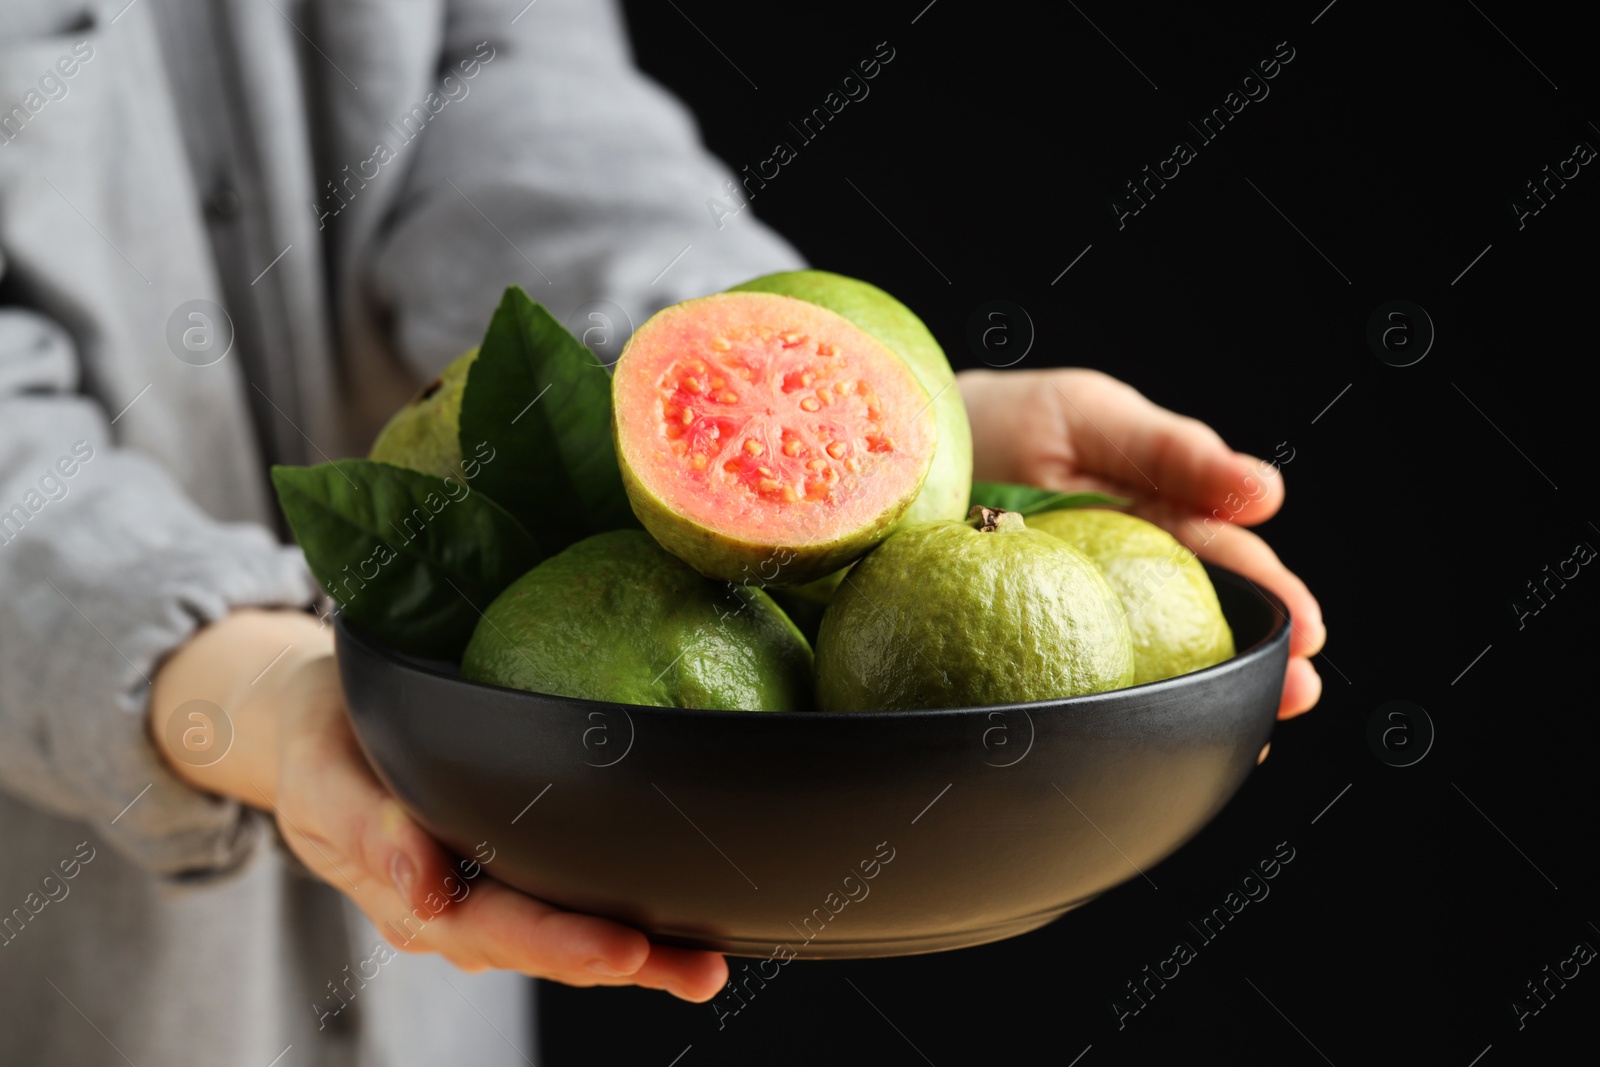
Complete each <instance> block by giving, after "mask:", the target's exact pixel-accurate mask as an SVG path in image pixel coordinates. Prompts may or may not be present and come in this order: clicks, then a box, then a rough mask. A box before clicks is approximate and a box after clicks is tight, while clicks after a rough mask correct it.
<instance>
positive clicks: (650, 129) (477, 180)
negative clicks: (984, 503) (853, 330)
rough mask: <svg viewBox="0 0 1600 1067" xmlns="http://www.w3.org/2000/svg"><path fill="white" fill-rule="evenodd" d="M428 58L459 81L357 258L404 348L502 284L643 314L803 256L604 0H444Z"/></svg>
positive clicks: (451, 333)
mask: <svg viewBox="0 0 1600 1067" xmlns="http://www.w3.org/2000/svg"><path fill="white" fill-rule="evenodd" d="M439 69H440V70H441V71H446V72H453V74H452V78H453V79H454V80H453V81H451V82H450V83H449V84H450V85H454V86H457V87H458V91H464V92H466V93H467V94H468V95H467V96H465V97H463V98H461V99H460V100H458V101H456V102H452V103H451V104H450V105H449V107H450V110H451V114H450V115H449V116H448V118H449V121H448V122H446V121H442V119H443V118H444V116H441V121H439V122H437V123H435V124H433V125H432V127H431V128H430V129H428V131H427V134H426V136H425V137H424V138H422V139H420V140H419V142H418V145H419V147H418V148H417V153H418V154H417V156H416V157H415V163H414V166H413V168H412V169H411V170H410V172H409V173H408V176H407V185H406V189H405V192H404V194H403V195H402V196H401V197H400V199H399V201H398V204H397V209H396V212H395V214H394V215H393V216H392V219H391V221H390V222H389V223H388V224H387V225H386V226H385V228H384V230H383V231H382V232H381V234H379V237H378V240H376V241H375V242H374V244H373V246H372V249H373V255H372V258H371V259H370V260H369V261H368V263H367V264H366V265H365V267H366V269H367V270H369V271H370V274H369V278H370V289H369V293H370V294H371V295H372V296H373V297H375V298H376V300H377V301H378V302H379V304H380V305H381V307H382V309H383V311H384V312H385V314H386V316H387V317H388V318H389V321H391V322H392V324H393V327H394V329H395V332H396V333H395V341H396V342H397V343H398V346H399V348H400V349H401V350H402V351H403V352H405V353H407V355H408V356H411V357H412V358H413V359H417V360H418V361H419V362H421V363H424V364H433V365H438V364H441V363H442V362H443V360H444V359H446V358H448V357H449V356H450V355H453V354H455V352H457V351H459V350H460V349H461V347H463V343H464V341H465V339H468V338H471V339H476V338H477V337H478V336H479V335H480V334H481V333H482V330H483V323H484V322H485V321H487V317H488V312H489V311H490V310H492V309H493V306H494V303H495V302H496V301H497V300H498V299H499V293H500V289H501V287H503V286H504V285H506V284H510V283H512V282H517V283H520V284H522V285H523V286H524V287H525V288H526V289H527V290H528V293H529V294H530V295H531V296H532V297H533V298H534V299H536V300H538V301H540V302H542V303H543V304H545V306H546V307H548V308H549V309H550V310H551V312H552V313H553V314H555V315H556V316H557V317H558V318H563V319H564V320H567V319H569V317H570V315H571V314H572V312H573V311H574V309H581V308H582V307H583V306H584V305H585V303H586V302H588V301H593V300H600V299H604V300H608V301H611V302H613V303H615V304H617V305H619V306H620V307H621V308H622V309H623V310H624V311H625V312H626V313H627V315H628V316H629V317H630V318H631V319H632V325H634V326H637V325H639V324H640V323H641V322H642V321H643V319H644V318H645V317H648V316H649V315H650V314H651V313H653V312H654V311H655V310H657V309H659V308H661V307H664V306H666V305H668V304H671V303H676V302H677V301H680V300H684V299H687V298H689V297H693V296H700V295H704V294H705V293H709V292H716V291H718V290H721V289H725V288H727V287H729V286H731V285H735V284H738V283H739V282H742V281H745V280H748V279H749V278H752V277H755V276H757V275H760V274H765V273H768V272H771V271H778V270H793V269H796V268H799V267H802V266H804V262H803V260H802V259H801V257H800V255H799V253H797V252H796V251H795V250H794V248H793V247H791V246H790V245H789V244H788V243H787V242H786V241H784V240H783V239H782V238H781V237H779V236H778V235H777V234H776V233H774V232H773V231H772V230H771V229H769V228H768V227H766V226H765V225H763V224H762V223H761V222H759V221H758V220H757V219H756V218H755V215H754V212H753V211H752V210H749V209H743V208H740V207H739V205H741V204H742V203H744V201H743V199H742V196H743V189H742V187H741V186H739V185H737V184H736V182H735V181H734V177H735V176H734V175H733V174H732V172H731V171H729V169H728V168H727V167H725V166H724V165H723V164H722V163H721V162H720V161H719V160H717V159H716V158H715V157H714V156H712V155H711V153H710V152H709V151H707V150H706V148H705V147H704V146H703V145H702V143H701V141H700V137H699V132H698V129H697V128H696V125H695V123H694V120H693V118H692V117H691V115H690V114H689V112H688V111H687V109H686V108H685V107H684V106H683V105H682V104H681V103H680V102H679V101H677V100H676V99H674V98H673V97H672V96H670V95H669V94H668V93H667V92H666V91H664V90H663V89H662V88H661V87H660V86H659V85H656V84H655V83H654V82H652V81H651V80H650V79H648V78H647V77H646V76H645V75H644V74H643V73H641V72H640V71H639V70H638V69H637V68H636V67H635V66H634V65H633V61H632V57H631V55H630V51H629V47H628V43H627V36H626V32H625V29H624V26H623V24H622V20H621V15H620V13H619V11H618V10H617V8H616V7H615V6H614V5H613V4H611V3H607V2H600V0H539V2H538V3H537V4H533V5H531V6H529V7H528V8H527V9H526V10H525V11H523V12H522V13H521V14H520V15H518V16H517V17H516V18H515V19H509V18H507V16H506V5H505V4H504V3H501V2H499V0H451V2H450V3H449V4H448V5H447V18H446V24H445V27H444V33H443V54H442V56H441V58H440V65H439ZM468 71H475V73H474V74H472V75H471V76H468V75H467V74H466V72H468ZM407 151H411V150H410V149H407ZM736 194H737V195H736ZM708 202H715V203H716V204H720V205H723V207H722V209H721V210H720V211H719V210H714V209H713V208H712V206H711V204H710V203H708ZM735 209H737V210H735ZM569 325H570V322H569ZM465 343H470V341H465Z"/></svg>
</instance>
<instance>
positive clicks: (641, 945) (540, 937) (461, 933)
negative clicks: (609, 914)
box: [435, 877, 651, 985]
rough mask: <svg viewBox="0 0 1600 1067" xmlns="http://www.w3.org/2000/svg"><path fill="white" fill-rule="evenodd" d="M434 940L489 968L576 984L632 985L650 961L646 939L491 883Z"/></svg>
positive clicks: (479, 887)
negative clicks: (618, 980) (451, 943)
mask: <svg viewBox="0 0 1600 1067" xmlns="http://www.w3.org/2000/svg"><path fill="white" fill-rule="evenodd" d="M441 923H442V925H441V927H440V930H439V931H437V932H436V933H435V937H448V938H450V939H452V941H454V942H455V947H456V950H457V951H460V952H464V953H466V954H467V955H469V956H476V957H481V958H482V959H484V960H486V961H487V962H488V963H489V965H490V966H493V967H498V968H500V969H502V970H513V971H521V972H522V973H523V974H528V975H534V976H536V977H540V978H552V979H555V980H557V981H564V982H569V983H571V984H574V985H594V984H599V983H600V982H603V981H604V980H606V979H614V978H628V979H629V981H632V976H634V975H635V974H636V973H637V972H638V971H639V969H640V968H642V967H643V966H645V963H646V961H647V960H648V959H649V957H650V951H651V946H650V942H649V941H648V940H646V938H645V936H644V935H643V934H641V933H640V932H639V931H637V930H635V929H633V928H632V927H628V926H624V925H622V924H621V923H616V922H612V921H611V920H609V919H602V918H599V917H598V916H594V915H583V914H579V913H577V912H570V911H563V910H562V909H560V908H556V907H553V906H551V905H549V904H546V903H544V902H543V901H541V900H535V899H534V898H532V897H529V896H526V895H524V894H522V893H519V892H517V891H516V890H514V889H512V888H510V887H509V886H506V885H504V884H502V883H500V882H497V881H495V880H494V879H493V878H492V877H491V878H484V879H483V880H482V881H480V882H474V883H473V885H472V888H471V891H470V892H469V893H468V894H467V896H466V897H465V898H464V899H463V900H462V901H461V902H460V903H459V904H457V905H455V906H454V907H453V908H452V909H451V910H450V911H449V912H447V913H446V914H445V915H444V916H443V917H442V918H441Z"/></svg>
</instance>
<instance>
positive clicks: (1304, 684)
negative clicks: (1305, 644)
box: [1278, 658, 1322, 719]
mask: <svg viewBox="0 0 1600 1067" xmlns="http://www.w3.org/2000/svg"><path fill="white" fill-rule="evenodd" d="M1321 697H1322V676H1321V675H1320V674H1318V673H1317V669H1316V668H1315V667H1313V666H1312V665H1311V661H1310V660H1306V659H1299V658H1294V659H1290V660H1289V669H1288V670H1287V671H1285V672H1284V675H1283V697H1282V699H1281V700H1280V701H1279V702H1278V718H1280V719H1292V718H1294V717H1295V716H1296V715H1304V714H1305V713H1306V712H1308V711H1310V710H1311V709H1312V708H1313V707H1315V706H1316V703H1317V701H1318V700H1319V699H1321Z"/></svg>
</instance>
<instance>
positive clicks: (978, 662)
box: [816, 508, 1134, 711]
mask: <svg viewBox="0 0 1600 1067" xmlns="http://www.w3.org/2000/svg"><path fill="white" fill-rule="evenodd" d="M816 664H817V706H818V708H819V709H820V710H822V711H912V710H919V709H923V708H964V707H981V706H984V705H989V704H1011V703H1021V702H1025V701H1030V700H1049V699H1058V698H1062V697H1071V696H1078V695H1080V694H1083V693H1098V692H1103V691H1105V690H1108V689H1118V688H1121V687H1123V686H1126V685H1129V684H1131V683H1132V681H1133V677H1134V662H1133V639H1132V636H1131V635H1130V634H1129V632H1128V620H1127V618H1126V617H1125V615H1124V613H1123V610H1122V604H1121V602H1120V601H1118V599H1117V595H1116V593H1115V592H1114V591H1113V590H1112V588H1111V586H1110V584H1108V583H1107V581H1106V579H1105V577H1104V576H1103V575H1101V573H1100V570H1099V568H1097V567H1096V566H1095V565H1094V563H1093V562H1092V561H1091V560H1090V559H1089V558H1088V557H1087V556H1085V555H1084V554H1083V553H1081V552H1079V551H1078V550H1077V549H1075V548H1073V547H1071V546H1070V545H1068V544H1066V543H1065V542H1063V541H1062V540H1060V539H1059V538H1056V537H1052V536H1051V535H1049V534H1047V533H1043V532H1042V531H1039V530H1033V529H1030V528H1029V527H1028V525H1027V523H1026V522H1024V521H1023V518H1022V516H1021V515H1018V514H1017V513H1016V512H1011V511H1000V510H996V509H991V508H973V517H972V518H971V519H969V520H968V521H966V522H950V521H942V522H924V523H917V524H915V525H912V526H906V527H902V528H901V529H900V530H898V531H897V532H896V533H895V534H894V535H893V536H892V537H890V538H889V539H888V540H886V541H884V542H883V544H881V545H879V546H878V547H877V548H876V549H874V550H873V551H872V553H871V554H870V555H868V556H867V557H866V558H864V559H862V560H861V562H859V563H857V564H856V565H855V566H854V567H852V568H850V573H849V574H848V575H846V576H845V580H844V583H843V584H842V585H841V586H840V587H839V592H838V593H837V594H836V595H835V596H834V598H833V600H832V602H830V603H829V604H828V610H827V612H826V613H825V614H824V615H823V616H822V627H821V630H820V632H819V633H818V635H817V653H816Z"/></svg>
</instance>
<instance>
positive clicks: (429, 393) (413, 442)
mask: <svg viewBox="0 0 1600 1067" xmlns="http://www.w3.org/2000/svg"><path fill="white" fill-rule="evenodd" d="M477 358H478V350H477V349H476V348H472V349H469V350H468V351H466V352H463V353H462V354H461V355H459V356H457V357H456V358H455V359H453V360H451V361H450V365H449V366H447V367H445V369H444V370H442V371H440V372H439V377H437V378H435V379H434V380H433V381H431V382H429V383H428V385H427V386H426V387H425V388H423V390H422V391H421V392H419V393H418V394H417V395H416V396H415V397H413V398H412V399H411V402H410V403H408V404H407V405H406V406H405V407H403V408H401V409H400V410H399V411H397V412H395V413H394V414H393V415H392V416H390V418H389V421H388V422H387V423H385V424H384V427H383V429H382V430H379V431H378V436H377V438H376V439H375V440H374V441H373V442H372V450H371V451H370V452H368V453H367V458H368V459H375V460H378V461H379V462H381V463H392V464H394V465H395V466H396V467H408V468H410V469H411V470H415V471H422V472H423V473H424V474H432V475H436V476H438V477H440V478H443V477H445V476H447V475H451V474H454V475H456V476H457V477H460V469H459V468H460V467H461V442H460V441H459V440H458V439H457V434H458V432H459V429H460V425H461V394H462V393H463V392H464V391H465V390H466V388H467V372H468V371H469V370H471V369H472V361H473V360H475V359H477Z"/></svg>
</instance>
